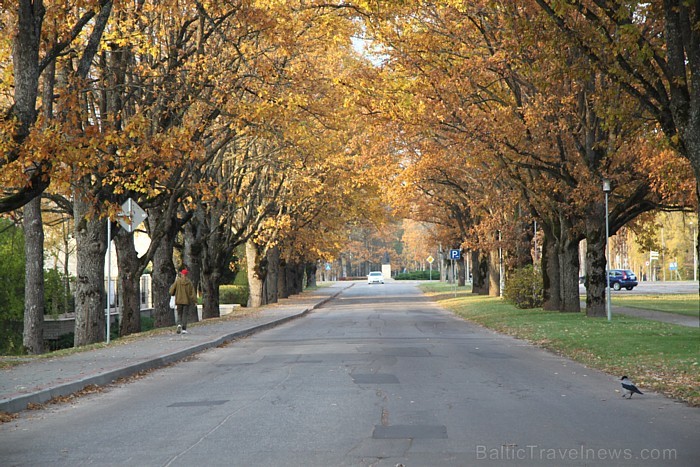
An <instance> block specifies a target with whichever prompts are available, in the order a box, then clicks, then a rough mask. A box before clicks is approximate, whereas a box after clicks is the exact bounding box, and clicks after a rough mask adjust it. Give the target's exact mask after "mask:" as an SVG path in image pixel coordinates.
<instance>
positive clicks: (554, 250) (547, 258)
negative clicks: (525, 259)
mask: <svg viewBox="0 0 700 467" xmlns="http://www.w3.org/2000/svg"><path fill="white" fill-rule="evenodd" d="M542 231H543V232H544V238H543V240H542V283H543V288H544V292H543V296H544V302H543V304H542V308H543V309H545V310H550V311H558V310H560V309H561V306H562V292H561V280H560V279H559V277H560V276H561V269H560V263H559V240H558V239H557V237H556V236H555V235H554V230H553V228H552V226H551V224H549V223H544V222H543V223H542Z"/></svg>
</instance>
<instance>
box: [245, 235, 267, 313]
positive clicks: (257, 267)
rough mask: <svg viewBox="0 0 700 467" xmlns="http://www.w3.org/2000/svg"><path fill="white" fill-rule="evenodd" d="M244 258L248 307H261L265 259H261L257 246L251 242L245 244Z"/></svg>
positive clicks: (265, 273)
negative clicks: (246, 271) (246, 267)
mask: <svg viewBox="0 0 700 467" xmlns="http://www.w3.org/2000/svg"><path fill="white" fill-rule="evenodd" d="M245 256H246V262H247V263H248V289H249V294H248V307H249V308H257V307H260V306H263V305H264V303H263V300H264V294H263V293H264V290H263V285H264V283H265V276H266V275H267V271H266V264H265V258H262V257H261V255H260V252H259V251H258V246H257V245H256V244H255V242H254V241H253V240H248V241H247V242H246V244H245Z"/></svg>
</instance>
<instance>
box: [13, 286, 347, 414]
mask: <svg viewBox="0 0 700 467" xmlns="http://www.w3.org/2000/svg"><path fill="white" fill-rule="evenodd" d="M350 287H352V285H350ZM350 287H346V288H343V289H342V290H339V291H338V292H336V293H335V294H333V295H330V296H328V297H326V298H324V299H323V300H320V301H319V302H318V303H316V304H315V305H311V306H309V307H308V308H305V309H304V310H302V311H301V312H299V313H297V314H294V315H290V316H285V317H284V318H280V319H278V320H274V321H271V322H269V323H265V324H260V325H257V326H252V327H250V328H247V329H241V330H239V331H236V332H232V333H230V334H226V335H224V336H222V337H219V338H218V339H214V340H212V341H209V342H204V343H201V344H197V345H194V346H192V347H189V348H186V349H183V350H179V351H177V352H173V353H170V354H167V355H163V356H161V357H157V358H153V359H151V360H148V361H145V362H141V363H135V364H133V365H128V366H125V367H123V368H119V369H117V370H111V371H106V372H104V373H100V374H95V375H92V376H87V377H85V378H82V379H79V380H76V381H71V382H69V383H58V384H57V385H55V386H53V387H50V388H47V389H42V390H39V391H35V392H32V393H28V394H22V395H21V396H17V397H10V398H7V399H2V400H0V412H5V413H17V412H21V411H23V410H26V409H27V408H28V405H29V404H44V403H46V402H48V401H50V400H51V399H53V398H56V397H62V396H68V395H71V394H74V393H76V392H78V391H81V390H83V389H85V388H86V387H87V386H90V385H95V386H106V385H108V384H111V383H113V382H114V381H116V380H118V379H121V378H127V377H129V376H133V375H135V374H137V373H140V372H143V371H149V370H155V369H158V368H163V367H165V366H167V365H170V364H172V363H175V362H177V361H179V360H182V359H184V358H186V357H189V356H192V355H195V354H198V353H200V352H203V351H205V350H208V349H211V348H212V347H219V346H221V345H223V344H226V343H228V342H231V341H233V340H237V339H241V338H244V337H248V336H252V335H253V334H257V333H259V332H262V331H266V330H268V329H272V328H274V327H277V326H279V325H282V324H284V323H287V322H289V321H292V320H294V319H297V318H301V317H303V316H306V315H307V314H309V313H310V312H311V311H313V310H315V309H316V308H318V307H320V306H322V305H325V304H326V303H328V302H329V301H331V300H333V299H334V298H336V297H337V296H338V295H340V294H341V292H343V291H344V290H346V289H347V288H350Z"/></svg>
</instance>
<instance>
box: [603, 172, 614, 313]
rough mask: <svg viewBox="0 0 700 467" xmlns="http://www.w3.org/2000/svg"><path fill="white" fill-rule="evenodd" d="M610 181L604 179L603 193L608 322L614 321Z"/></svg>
mask: <svg viewBox="0 0 700 467" xmlns="http://www.w3.org/2000/svg"><path fill="white" fill-rule="evenodd" d="M610 191H611V189H610V180H608V179H607V178H605V179H603V192H604V193H605V251H606V258H605V282H606V290H605V311H606V313H607V315H608V321H610V320H611V319H612V311H611V310H610V272H609V271H608V269H609V264H610V240H609V237H610V224H609V221H608V194H609V193H610Z"/></svg>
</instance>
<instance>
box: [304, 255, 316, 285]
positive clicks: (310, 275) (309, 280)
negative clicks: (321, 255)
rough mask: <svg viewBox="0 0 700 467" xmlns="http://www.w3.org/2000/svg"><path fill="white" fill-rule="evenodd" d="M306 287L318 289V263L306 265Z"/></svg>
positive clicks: (313, 262)
mask: <svg viewBox="0 0 700 467" xmlns="http://www.w3.org/2000/svg"><path fill="white" fill-rule="evenodd" d="M305 267H306V287H316V285H317V284H316V272H317V270H318V262H317V261H309V262H308V263H306V266H305Z"/></svg>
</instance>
